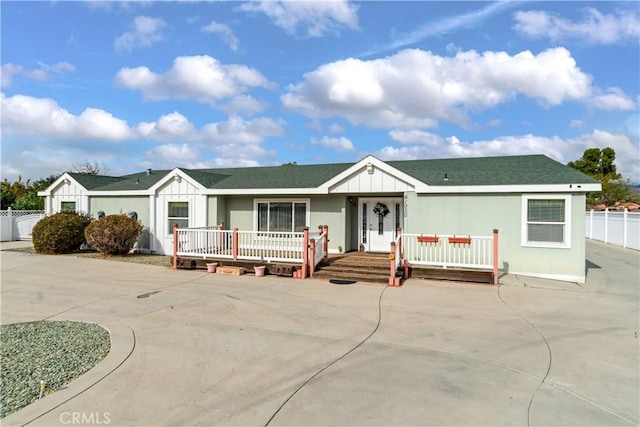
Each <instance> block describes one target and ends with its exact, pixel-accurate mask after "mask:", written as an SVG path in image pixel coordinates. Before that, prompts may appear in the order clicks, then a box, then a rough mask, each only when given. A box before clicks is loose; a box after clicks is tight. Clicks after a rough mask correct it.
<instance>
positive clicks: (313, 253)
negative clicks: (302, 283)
mask: <svg viewBox="0 0 640 427" xmlns="http://www.w3.org/2000/svg"><path fill="white" fill-rule="evenodd" d="M309 259H310V260H311V261H310V262H309V276H310V277H311V278H312V279H313V271H314V270H315V269H316V239H311V240H310V241H309Z"/></svg>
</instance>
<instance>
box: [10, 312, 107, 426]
mask: <svg viewBox="0 0 640 427" xmlns="http://www.w3.org/2000/svg"><path fill="white" fill-rule="evenodd" d="M110 347H111V342H110V338H109V332H108V331H106V330H105V329H104V328H102V327H100V326H98V325H95V324H90V323H80V322H50V321H44V322H32V323H18V324H12V325H2V326H0V359H1V360H2V373H1V375H0V418H4V417H5V416H7V415H9V414H10V413H12V412H14V411H17V410H18V409H21V408H23V407H25V406H27V405H29V404H30V403H32V402H34V401H36V400H38V397H39V394H40V381H41V380H44V381H46V388H45V391H44V395H46V394H49V393H52V392H54V391H56V390H58V389H60V388H61V387H63V386H64V385H66V384H67V383H69V382H70V381H72V380H73V379H75V378H77V377H79V376H80V375H82V374H83V373H85V372H87V371H88V370H89V369H91V368H92V367H94V366H95V365H97V364H98V362H100V361H101V360H102V359H104V358H105V356H106V355H107V354H108V353H109V349H110Z"/></svg>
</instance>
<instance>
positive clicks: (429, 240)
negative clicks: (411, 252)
mask: <svg viewBox="0 0 640 427" xmlns="http://www.w3.org/2000/svg"><path fill="white" fill-rule="evenodd" d="M439 240H440V238H439V237H438V236H418V242H420V243H438V241H439Z"/></svg>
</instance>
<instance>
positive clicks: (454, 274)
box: [178, 251, 493, 285]
mask: <svg viewBox="0 0 640 427" xmlns="http://www.w3.org/2000/svg"><path fill="white" fill-rule="evenodd" d="M209 262H217V263H218V264H219V266H220V267H230V266H232V267H244V269H245V271H246V272H247V273H249V274H251V273H253V271H254V270H253V268H254V267H255V266H261V265H265V266H266V267H267V268H266V271H265V273H266V274H271V275H278V276H285V277H293V273H294V272H295V271H296V270H300V269H301V268H302V263H286V262H264V261H260V260H242V261H241V260H239V261H233V260H230V259H229V258H216V257H212V258H206V259H203V258H196V257H178V268H181V269H190V270H193V269H203V270H206V269H207V266H206V264H207V263H209ZM398 277H401V282H403V281H404V280H405V279H407V278H415V279H433V280H451V281H458V282H471V283H488V284H491V283H493V272H492V271H487V270H475V269H469V268H440V267H425V266H415V265H409V267H408V275H407V276H406V277H405V271H404V267H400V268H399V269H398ZM313 278H314V279H320V280H331V279H338V280H349V281H355V282H366V283H379V284H385V285H386V284H387V283H388V282H389V258H388V254H387V253H374V252H356V251H353V252H347V253H342V254H329V258H328V260H327V261H326V262H322V263H320V265H319V267H318V269H317V271H315V272H314V273H313Z"/></svg>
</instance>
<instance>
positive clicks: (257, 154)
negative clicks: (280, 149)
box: [212, 143, 276, 167]
mask: <svg viewBox="0 0 640 427" xmlns="http://www.w3.org/2000/svg"><path fill="white" fill-rule="evenodd" d="M212 151H213V152H214V153H215V154H216V156H217V157H216V158H215V159H213V160H212V163H213V166H217V167H230V166H233V167H239V166H258V165H260V164H264V160H265V159H267V158H273V157H275V156H276V152H275V151H274V150H267V149H265V148H264V147H262V146H260V145H255V144H242V143H235V144H223V145H217V146H215V147H213V149H212Z"/></svg>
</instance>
